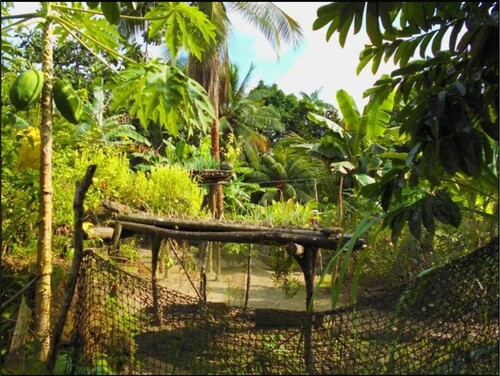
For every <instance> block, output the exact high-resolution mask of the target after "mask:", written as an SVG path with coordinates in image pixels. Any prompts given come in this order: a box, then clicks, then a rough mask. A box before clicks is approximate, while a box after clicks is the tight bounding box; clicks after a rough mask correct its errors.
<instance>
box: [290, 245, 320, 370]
mask: <svg viewBox="0 0 500 376" xmlns="http://www.w3.org/2000/svg"><path fill="white" fill-rule="evenodd" d="M286 251H287V253H288V254H289V255H290V256H293V258H294V259H295V261H296V262H297V263H298V264H299V265H300V268H301V269H302V273H303V274H304V281H305V283H306V322H305V326H304V362H305V365H306V367H307V372H308V374H309V375H313V374H314V372H315V371H314V363H313V358H312V350H311V344H312V324H313V312H314V301H313V293H314V276H315V275H316V261H317V258H318V247H315V246H303V245H301V244H296V243H289V244H288V245H287V246H286Z"/></svg>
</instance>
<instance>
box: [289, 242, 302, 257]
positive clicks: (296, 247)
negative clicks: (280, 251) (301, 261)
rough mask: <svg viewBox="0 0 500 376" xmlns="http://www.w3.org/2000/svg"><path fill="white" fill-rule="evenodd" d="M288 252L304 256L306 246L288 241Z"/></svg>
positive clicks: (290, 254) (291, 254)
mask: <svg viewBox="0 0 500 376" xmlns="http://www.w3.org/2000/svg"><path fill="white" fill-rule="evenodd" d="M286 252H287V253H288V255H289V256H296V257H302V256H303V255H304V246H303V245H300V244H297V243H288V244H287V245H286Z"/></svg>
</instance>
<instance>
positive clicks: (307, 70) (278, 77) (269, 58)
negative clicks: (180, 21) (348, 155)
mask: <svg viewBox="0 0 500 376" xmlns="http://www.w3.org/2000/svg"><path fill="white" fill-rule="evenodd" d="M276 4H277V5H278V6H279V7H280V8H281V9H282V10H283V11H285V12H286V13H287V14H288V15H289V16H291V17H293V18H294V19H295V20H296V21H297V22H298V23H299V24H300V26H301V27H302V31H303V36H304V37H303V41H302V43H301V44H300V45H299V46H298V47H297V48H295V49H293V48H292V46H284V47H283V48H282V50H281V51H280V55H279V57H278V55H277V53H276V52H275V51H274V50H273V48H272V46H271V45H270V43H269V42H268V41H267V40H266V39H265V37H264V36H263V35H262V34H261V33H260V31H259V30H258V29H257V28H256V27H255V26H253V25H251V24H250V23H248V22H247V21H245V20H243V19H242V18H241V17H239V16H238V15H237V14H236V13H230V21H231V24H232V25H233V28H232V33H231V35H230V38H229V55H230V59H231V61H232V62H233V63H235V64H237V65H238V67H239V70H240V75H241V77H242V78H243V77H244V76H245V75H246V73H247V72H248V69H249V68H250V64H251V63H253V64H254V65H255V69H254V71H253V74H252V76H251V79H250V82H249V85H248V88H249V89H252V88H253V87H255V86H256V85H257V84H258V82H259V81H260V80H263V81H264V83H265V84H266V85H272V84H274V83H276V84H277V85H278V87H279V88H280V89H281V90H283V92H284V93H285V94H295V95H296V96H297V97H300V92H304V93H306V94H308V95H310V94H312V93H313V92H314V91H316V90H319V97H320V99H322V100H323V101H325V102H327V103H331V104H333V105H334V106H336V107H337V108H338V105H337V100H336V98H335V93H336V92H337V91H338V90H340V89H344V90H346V91H347V92H348V93H349V94H350V95H351V96H352V97H353V99H354V101H355V103H356V105H357V107H358V109H359V110H360V111H361V110H362V108H363V106H364V105H365V104H366V103H367V99H366V98H363V91H365V90H366V89H368V88H370V87H371V86H372V85H373V83H374V82H375V81H376V80H377V78H378V77H380V75H381V74H383V73H390V72H391V71H392V70H394V69H395V67H394V65H392V64H390V62H389V63H388V64H384V63H383V61H382V63H381V65H380V68H379V71H378V72H377V75H376V76H374V75H372V73H371V70H370V64H369V65H367V66H366V67H365V68H364V69H363V71H362V72H361V73H360V74H359V76H357V75H356V67H357V65H358V57H359V53H360V52H361V51H362V50H363V48H364V45H365V44H367V43H369V40H368V37H367V35H366V33H364V32H363V29H362V30H361V31H360V32H359V33H358V34H357V35H353V34H352V31H351V32H350V33H349V35H348V37H347V41H346V44H345V46H344V48H342V47H340V45H339V43H338V37H337V35H335V34H334V35H333V36H332V37H331V39H330V40H329V41H328V42H327V41H326V30H327V26H325V27H323V28H321V29H319V30H317V31H313V29H312V25H313V22H314V20H315V19H316V11H317V9H318V8H319V7H320V6H321V5H323V4H327V3H324V2H311V1H308V2H276ZM38 6H39V3H28V2H26V3H21V2H15V10H14V11H13V14H16V13H24V12H26V11H32V10H34V9H36V8H37V7H38Z"/></svg>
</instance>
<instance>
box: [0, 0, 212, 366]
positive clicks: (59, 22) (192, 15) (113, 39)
mask: <svg viewBox="0 0 500 376" xmlns="http://www.w3.org/2000/svg"><path fill="white" fill-rule="evenodd" d="M123 4H126V5H125V8H127V7H134V4H135V3H123ZM160 6H161V7H163V8H162V9H163V12H159V13H158V12H157V13H155V14H154V15H153V16H150V15H148V14H146V16H145V19H147V20H149V21H150V22H151V28H152V29H153V31H152V32H151V33H152V34H158V35H163V36H164V37H165V38H164V39H165V43H166V44H167V47H168V48H169V49H170V50H173V51H175V50H178V49H180V48H185V49H186V50H187V51H190V52H191V53H192V54H193V56H196V57H198V58H201V53H202V51H203V48H204V47H203V46H207V45H210V42H211V41H213V38H214V32H213V29H214V27H213V25H212V24H211V23H210V21H209V20H208V19H207V17H206V16H205V15H204V14H203V13H201V12H199V11H198V10H197V9H196V8H194V7H189V6H187V5H186V4H183V3H162V4H161V5H160ZM6 10H7V7H4V6H3V5H2V16H3V17H2V22H7V23H8V24H7V25H6V26H2V54H4V53H5V54H7V55H9V54H11V53H12V51H13V49H12V48H11V47H12V43H11V39H10V35H9V33H10V32H11V31H12V30H15V29H17V28H20V27H25V26H35V27H39V28H41V29H42V41H41V44H42V47H41V54H40V56H41V62H40V64H41V72H42V73H43V89H42V92H41V99H40V103H39V104H40V107H41V113H42V116H41V124H40V134H41V136H40V137H41V143H40V174H39V176H40V188H39V189H40V191H39V221H38V224H39V228H38V231H39V237H38V252H37V276H38V281H37V286H36V303H35V304H36V308H35V332H36V335H37V337H38V339H39V340H40V343H41V351H40V354H39V358H40V360H45V359H46V357H47V354H48V350H49V345H50V307H51V288H50V286H51V273H52V196H53V189H52V180H51V179H52V143H53V139H52V125H53V118H52V115H53V105H52V104H53V98H54V97H53V94H56V93H58V95H59V96H60V98H59V100H58V99H57V96H56V97H55V98H54V99H56V106H58V110H59V111H60V112H61V114H62V115H63V116H64V117H67V118H68V120H69V121H75V122H78V121H79V119H80V116H81V111H82V109H81V104H80V102H79V101H80V99H79V98H78V96H77V95H75V93H74V92H73V91H72V90H70V87H69V86H64V87H60V88H59V89H57V90H56V91H55V92H54V87H55V85H58V83H56V82H55V78H54V74H53V71H54V61H53V56H54V50H53V47H54V45H57V42H58V41H60V40H64V39H67V38H70V39H72V40H74V41H76V42H78V43H79V44H80V45H81V46H83V47H84V48H85V49H86V50H87V51H88V52H89V53H90V54H92V55H93V56H94V57H95V58H96V59H98V60H99V61H101V62H102V63H103V65H104V66H105V67H106V69H109V70H111V71H112V72H115V73H116V72H118V71H119V70H120V69H123V66H124V65H128V66H130V67H131V69H132V70H135V71H137V70H140V68H138V67H139V66H140V64H139V65H138V63H137V62H136V61H134V60H132V59H130V58H128V57H126V56H124V55H122V54H120V48H121V43H120V35H119V33H118V32H117V30H116V24H117V23H118V22H119V20H120V19H121V18H122V17H131V18H135V17H134V16H126V15H122V7H121V5H120V3H116V2H115V3H104V2H102V3H100V5H99V3H90V2H89V3H87V6H85V5H84V3H81V2H75V3H56V2H41V3H40V8H39V9H38V10H37V11H36V12H34V13H28V14H19V15H9V14H7V12H6ZM4 13H5V14H4ZM179 20H182V22H183V23H180V22H179ZM185 26H187V27H188V28H189V30H191V31H192V33H185V32H184V30H185V29H184V27H185ZM4 40H5V41H6V43H5V44H4V43H3V42H4ZM104 53H105V54H109V56H113V57H114V58H115V60H116V61H115V62H116V64H112V63H111V62H110V61H107V60H106V59H104V58H103V57H102V56H103V54H104ZM2 60H3V59H2ZM2 68H4V66H3V65H2ZM129 75H130V73H129ZM162 75H163V76H162ZM169 75H170V76H173V77H174V79H175V84H176V85H177V86H175V90H172V91H171V92H169V93H168V95H167V94H164V95H163V96H161V97H160V98H159V99H158V100H157V101H156V102H155V101H151V100H149V101H148V102H147V104H144V103H139V104H138V105H137V106H136V107H135V110H136V111H137V113H138V114H139V117H140V118H144V117H147V116H157V117H158V118H159V119H160V121H162V122H163V124H164V125H165V126H167V124H168V126H169V127H171V126H172V123H173V122H174V121H176V120H177V119H181V118H183V116H184V114H185V113H184V112H183V111H184V110H185V109H186V108H193V107H194V106H195V105H194V104H193V103H192V102H191V101H192V100H193V96H195V97H196V101H197V102H196V104H199V103H202V102H204V103H206V104H207V106H204V112H203V119H206V118H207V117H208V118H209V119H210V120H209V121H210V122H211V121H212V119H211V116H212V113H213V110H211V108H210V102H209V100H208V98H206V100H205V101H204V100H203V99H204V98H203V96H206V93H205V92H204V91H203V90H198V88H195V89H193V85H191V86H189V82H188V81H187V79H184V77H185V76H184V75H183V74H182V72H179V71H177V70H169V69H168V68H167V67H161V68H159V69H157V70H153V73H152V74H151V75H149V76H148V75H147V80H148V81H147V82H143V84H144V85H145V86H146V89H144V90H143V94H144V95H145V96H146V97H147V98H148V99H150V96H151V95H153V94H154V93H155V89H157V88H158V87H159V86H161V85H166V84H172V85H173V84H174V83H171V82H169V81H168V79H167V77H169ZM122 78H123V76H122ZM61 85H62V84H61ZM64 85H66V83H65V84H64ZM148 89H149V90H150V92H149V93H147V90H148ZM161 90H163V91H165V89H161ZM193 91H194V94H193ZM172 101H173V102H174V103H175V104H176V105H178V104H180V105H179V106H176V105H172ZM187 115H191V113H188V114H187ZM203 119H202V120H201V121H204V120H203ZM184 120H185V122H189V121H193V120H192V119H184ZM197 120H200V118H195V120H194V121H197ZM172 129H173V130H174V131H175V128H170V130H172Z"/></svg>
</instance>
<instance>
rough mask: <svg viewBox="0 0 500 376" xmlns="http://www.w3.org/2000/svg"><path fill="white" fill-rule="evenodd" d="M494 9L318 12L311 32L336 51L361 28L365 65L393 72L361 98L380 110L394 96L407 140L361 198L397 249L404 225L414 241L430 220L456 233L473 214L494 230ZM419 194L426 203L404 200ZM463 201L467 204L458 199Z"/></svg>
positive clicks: (380, 6)
mask: <svg viewBox="0 0 500 376" xmlns="http://www.w3.org/2000/svg"><path fill="white" fill-rule="evenodd" d="M498 10H499V4H498V2H477V3H476V2H348V3H343V2H334V3H330V4H327V5H324V6H321V7H320V8H319V9H318V10H317V19H316V20H315V22H314V25H313V28H314V29H315V30H319V29H321V28H324V27H327V28H328V29H327V32H326V37H327V40H329V39H330V38H331V37H332V36H333V35H336V36H337V37H338V40H339V43H340V45H341V46H344V45H345V43H346V39H347V36H348V34H349V32H350V31H351V30H352V31H353V32H354V33H355V34H356V33H358V32H359V31H360V30H361V29H362V26H363V25H364V26H365V30H366V32H367V35H368V37H369V40H370V43H369V44H368V45H366V47H365V48H364V50H363V51H361V52H360V56H359V65H358V67H357V72H358V73H359V72H360V71H361V70H362V69H364V68H365V67H366V66H367V65H368V64H369V63H370V62H371V70H372V72H373V73H374V74H375V73H376V72H377V70H378V68H379V66H380V64H381V62H382V59H383V60H384V61H386V62H387V61H388V60H389V59H391V58H392V59H393V61H394V63H395V64H396V65H398V66H399V68H398V69H396V70H394V71H393V72H392V73H391V75H390V76H387V77H382V78H381V79H379V80H378V81H377V82H376V83H375V85H374V87H372V88H370V89H368V90H367V91H366V92H365V95H366V96H369V97H370V101H369V106H377V105H379V104H380V103H382V102H383V101H384V100H385V99H386V98H387V97H388V96H389V95H392V93H393V92H395V98H394V100H395V107H396V109H397V111H396V113H395V116H394V118H393V121H394V123H395V124H396V125H398V126H399V132H400V134H402V135H405V136H407V138H408V140H407V141H405V142H404V144H402V145H401V150H402V152H403V154H399V155H395V156H394V158H393V160H392V168H391V169H390V170H389V171H386V172H385V174H384V175H383V176H382V177H381V178H380V179H378V181H377V182H375V183H373V184H370V185H368V186H366V187H365V189H364V194H366V195H367V196H370V197H373V198H374V199H377V200H378V202H379V203H380V205H381V207H382V209H383V210H384V211H385V212H387V213H388V214H387V216H386V217H385V220H384V225H386V226H389V227H390V228H391V229H392V238H393V240H394V241H395V240H397V238H398V236H399V234H400V232H401V230H402V228H403V227H404V225H405V224H406V223H408V226H409V229H410V231H411V233H412V234H413V235H414V236H415V237H416V238H420V236H421V233H422V227H424V228H425V229H426V230H427V231H428V232H430V233H434V230H435V220H438V221H440V222H443V223H445V224H449V225H453V226H455V227H457V226H459V225H460V223H461V219H462V213H464V212H470V213H474V214H475V215H480V216H481V218H483V219H485V220H487V221H492V223H498V130H499V126H498V124H499V123H498V106H499V101H498V84H499V73H498V69H499V68H498V45H499V38H498V37H499V35H498ZM418 188H421V189H423V190H424V191H425V193H426V194H425V195H423V196H421V195H414V196H413V199H412V200H407V199H405V197H406V198H407V197H408V195H406V194H405V192H406V193H408V192H410V191H413V190H416V189H418ZM464 197H467V199H464ZM491 235H492V234H491Z"/></svg>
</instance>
